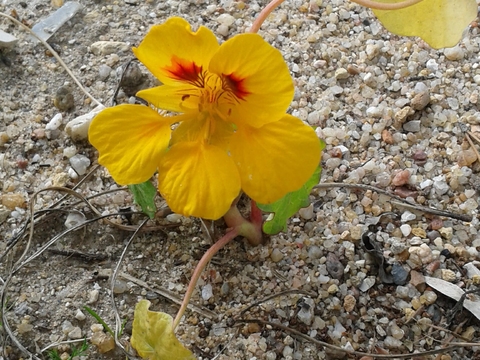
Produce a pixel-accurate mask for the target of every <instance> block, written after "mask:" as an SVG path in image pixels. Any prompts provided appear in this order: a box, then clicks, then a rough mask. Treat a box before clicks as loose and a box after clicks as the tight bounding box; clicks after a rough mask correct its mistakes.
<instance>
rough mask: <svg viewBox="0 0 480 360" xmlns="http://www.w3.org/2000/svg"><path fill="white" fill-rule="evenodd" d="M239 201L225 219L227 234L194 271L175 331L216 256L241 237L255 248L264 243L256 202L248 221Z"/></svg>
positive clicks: (259, 212) (207, 253)
mask: <svg viewBox="0 0 480 360" xmlns="http://www.w3.org/2000/svg"><path fill="white" fill-rule="evenodd" d="M238 199H239V198H237V199H236V200H235V201H234V202H233V204H232V206H231V207H230V209H229V210H228V212H227V213H226V214H225V215H224V217H223V218H224V220H225V223H226V224H227V226H228V227H229V229H228V230H227V233H226V234H225V235H224V236H223V237H222V238H221V239H220V240H218V241H217V242H216V243H215V244H213V245H212V246H211V247H210V248H209V249H208V250H207V252H206V253H205V254H203V256H202V258H201V259H200V261H199V262H198V264H197V266H196V267H195V270H194V271H193V275H192V278H191V279H190V282H189V284H188V287H187V291H186V292H185V296H184V297H183V301H182V305H181V306H180V310H178V313H177V316H175V320H174V321H173V330H174V331H175V329H176V327H177V326H178V324H179V323H180V320H181V319H182V316H183V314H184V313H185V310H187V306H188V303H189V302H190V299H191V297H192V294H193V291H194V290H195V286H196V285H197V282H198V279H199V278H200V275H201V274H202V272H203V270H204V269H205V267H206V266H207V264H208V263H209V262H210V260H212V258H213V257H214V256H215V254H216V253H218V252H219V251H220V250H221V249H222V248H223V247H224V246H225V245H227V244H228V243H229V242H230V241H232V240H233V239H235V238H236V237H237V236H239V235H241V236H244V237H245V238H246V239H247V240H248V241H249V242H250V244H251V245H253V246H257V245H260V244H261V243H262V240H263V236H262V235H263V234H262V223H263V219H262V212H261V211H260V209H259V208H258V207H257V204H256V203H255V201H253V200H252V201H251V211H250V220H246V219H245V218H244V217H243V216H242V214H240V211H239V210H238V208H237V202H238Z"/></svg>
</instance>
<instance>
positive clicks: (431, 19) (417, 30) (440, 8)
mask: <svg viewBox="0 0 480 360" xmlns="http://www.w3.org/2000/svg"><path fill="white" fill-rule="evenodd" d="M400 1H403V0H378V2H382V3H397V2H400ZM373 13H374V14H375V16H376V17H377V18H378V20H380V21H381V22H382V24H383V26H385V27H386V28H387V30H388V31H391V32H393V33H394V34H397V35H404V36H419V37H421V38H422V39H423V40H425V42H426V43H428V44H429V45H430V46H431V47H433V48H435V49H439V48H444V47H452V46H455V45H456V44H457V43H458V42H459V41H460V40H461V39H462V33H463V31H464V30H465V29H466V27H467V26H468V24H470V23H471V22H472V21H473V20H475V18H476V17H477V2H476V1H475V0H455V1H452V0H423V1H421V2H419V3H418V4H415V5H412V6H409V7H407V8H404V9H400V10H373Z"/></svg>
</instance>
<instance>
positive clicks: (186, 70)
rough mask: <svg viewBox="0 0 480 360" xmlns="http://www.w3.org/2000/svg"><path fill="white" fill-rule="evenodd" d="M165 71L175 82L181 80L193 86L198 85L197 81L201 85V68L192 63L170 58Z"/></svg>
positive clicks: (174, 57) (173, 57)
mask: <svg viewBox="0 0 480 360" xmlns="http://www.w3.org/2000/svg"><path fill="white" fill-rule="evenodd" d="M165 70H166V71H167V72H168V73H169V75H170V77H172V78H173V79H175V80H183V81H187V82H189V83H193V84H195V85H198V81H199V80H200V81H201V82H202V83H203V81H202V80H201V74H202V66H199V65H197V64H195V62H194V61H188V60H184V59H180V58H178V57H176V56H172V60H171V65H170V66H169V67H167V68H165Z"/></svg>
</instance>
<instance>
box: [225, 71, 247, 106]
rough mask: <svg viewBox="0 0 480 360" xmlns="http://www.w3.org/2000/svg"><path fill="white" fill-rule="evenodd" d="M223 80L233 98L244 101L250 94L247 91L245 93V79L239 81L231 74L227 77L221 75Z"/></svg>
mask: <svg viewBox="0 0 480 360" xmlns="http://www.w3.org/2000/svg"><path fill="white" fill-rule="evenodd" d="M223 78H224V80H225V83H226V84H227V86H228V88H229V90H230V91H232V92H233V93H234V94H235V96H236V97H237V98H239V99H240V100H245V97H246V96H247V95H249V94H251V93H250V92H249V91H247V89H246V87H245V84H244V82H245V79H240V78H239V77H238V76H237V75H235V74H233V73H232V74H229V75H225V74H223Z"/></svg>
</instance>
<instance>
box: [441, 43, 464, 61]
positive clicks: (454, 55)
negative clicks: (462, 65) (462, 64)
mask: <svg viewBox="0 0 480 360" xmlns="http://www.w3.org/2000/svg"><path fill="white" fill-rule="evenodd" d="M443 53H444V54H445V57H446V58H447V59H448V60H452V61H457V60H462V59H463V57H464V56H465V51H463V49H462V48H461V47H460V46H459V45H457V46H454V47H452V48H447V49H445V50H444V51H443Z"/></svg>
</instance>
